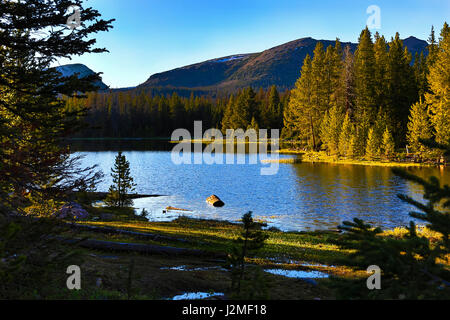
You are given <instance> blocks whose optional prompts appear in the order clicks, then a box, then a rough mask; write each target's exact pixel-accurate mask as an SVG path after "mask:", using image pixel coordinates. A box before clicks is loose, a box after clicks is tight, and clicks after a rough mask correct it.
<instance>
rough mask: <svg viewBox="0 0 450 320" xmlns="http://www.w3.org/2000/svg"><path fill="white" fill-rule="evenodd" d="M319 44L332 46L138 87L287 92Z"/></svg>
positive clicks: (295, 49)
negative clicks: (254, 89) (249, 89)
mask: <svg viewBox="0 0 450 320" xmlns="http://www.w3.org/2000/svg"><path fill="white" fill-rule="evenodd" d="M319 41H320V42H322V43H323V45H324V47H325V48H326V47H328V46H330V45H334V44H335V41H330V40H315V39H313V38H302V39H298V40H294V41H291V42H288V43H285V44H282V45H279V46H276V47H274V48H271V49H268V50H265V51H263V52H259V53H250V54H236V55H232V56H227V57H223V58H217V59H213V60H208V61H205V62H201V63H196V64H193V65H189V66H186V67H182V68H177V69H174V70H170V71H167V72H162V73H157V74H154V75H152V76H151V77H150V78H149V79H148V80H147V81H146V82H144V83H143V84H141V85H140V86H138V88H140V89H144V90H153V91H156V92H158V91H159V92H168V91H174V90H175V91H178V92H180V91H182V92H183V91H184V92H190V91H198V92H233V91H236V90H237V89H239V88H243V87H247V86H253V87H255V88H258V87H263V88H268V87H270V86H272V85H276V86H277V87H278V88H279V89H280V90H285V89H291V88H293V86H294V84H295V81H296V80H297V79H298V77H299V76H300V70H301V67H302V64H303V60H304V59H305V57H306V55H307V54H309V55H310V56H312V55H313V51H314V48H315V47H316V45H317V42H319ZM403 43H404V45H405V46H406V47H408V49H409V50H410V52H411V53H412V55H413V57H414V55H415V53H416V52H419V53H420V52H421V51H424V52H425V53H426V47H427V45H428V44H427V42H426V41H423V40H420V39H417V38H415V37H409V38H407V39H405V40H403ZM347 45H349V46H350V48H351V49H352V51H353V52H354V51H355V50H356V47H357V44H356V43H345V42H344V43H342V48H345V46H347Z"/></svg>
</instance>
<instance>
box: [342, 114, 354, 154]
mask: <svg viewBox="0 0 450 320" xmlns="http://www.w3.org/2000/svg"><path fill="white" fill-rule="evenodd" d="M352 137H353V125H352V123H351V120H350V114H349V112H347V114H346V115H345V118H344V122H343V123H342V130H341V134H340V135H339V154H340V155H341V156H343V157H352V156H353V152H352V150H351V149H352V146H351V143H352V141H351V139H352Z"/></svg>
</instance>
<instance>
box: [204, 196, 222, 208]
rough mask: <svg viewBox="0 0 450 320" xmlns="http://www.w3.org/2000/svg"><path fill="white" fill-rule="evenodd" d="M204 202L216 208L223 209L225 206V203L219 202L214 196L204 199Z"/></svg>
mask: <svg viewBox="0 0 450 320" xmlns="http://www.w3.org/2000/svg"><path fill="white" fill-rule="evenodd" d="M206 202H207V203H209V204H210V205H212V206H213V207H216V208H219V207H223V206H224V205H225V203H224V202H223V201H222V200H220V199H219V197H218V196H216V195H214V194H213V195H212V196H211V197H209V198H208V199H206Z"/></svg>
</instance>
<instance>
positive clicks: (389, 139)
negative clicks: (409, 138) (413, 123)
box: [381, 127, 395, 160]
mask: <svg viewBox="0 0 450 320" xmlns="http://www.w3.org/2000/svg"><path fill="white" fill-rule="evenodd" d="M382 142H383V143H382V145H381V152H382V154H383V156H384V158H385V159H386V160H391V159H392V158H393V157H394V155H395V141H394V137H393V136H392V133H391V131H390V130H389V128H388V127H386V129H385V130H384V133H383V140H382Z"/></svg>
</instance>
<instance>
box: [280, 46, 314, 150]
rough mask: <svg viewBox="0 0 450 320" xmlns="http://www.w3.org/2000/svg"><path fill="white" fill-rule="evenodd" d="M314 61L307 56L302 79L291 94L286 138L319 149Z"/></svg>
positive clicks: (285, 122)
mask: <svg viewBox="0 0 450 320" xmlns="http://www.w3.org/2000/svg"><path fill="white" fill-rule="evenodd" d="M313 86H314V85H313V73H312V61H311V58H310V56H309V55H307V56H306V58H305V60H304V62H303V67H302V72H301V77H300V78H299V79H298V80H297V82H296V84H295V88H294V89H293V90H292V92H291V96H290V99H289V104H288V107H287V108H286V109H285V111H284V124H285V128H284V130H283V137H284V138H297V139H299V140H300V141H302V142H303V143H304V145H307V146H309V147H311V148H312V149H313V150H315V149H317V146H318V143H319V130H320V121H321V116H320V113H319V112H318V109H317V108H316V107H315V104H314V102H313Z"/></svg>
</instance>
